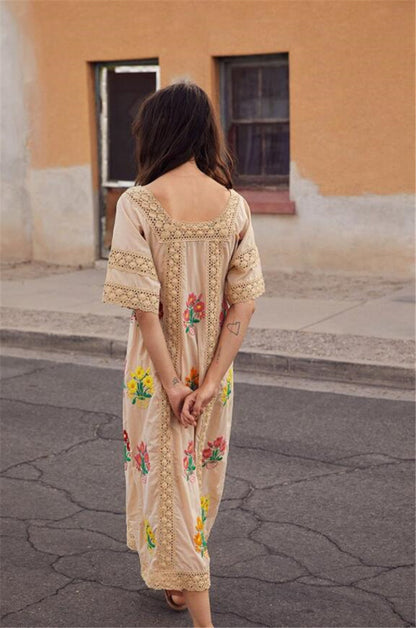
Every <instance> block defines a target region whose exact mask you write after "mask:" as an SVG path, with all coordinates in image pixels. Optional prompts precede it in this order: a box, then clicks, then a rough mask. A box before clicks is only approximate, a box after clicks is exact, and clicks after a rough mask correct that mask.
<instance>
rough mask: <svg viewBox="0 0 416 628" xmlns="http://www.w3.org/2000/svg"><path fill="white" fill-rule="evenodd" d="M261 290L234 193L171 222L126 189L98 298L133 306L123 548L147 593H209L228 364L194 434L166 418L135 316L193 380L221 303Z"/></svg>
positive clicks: (217, 324) (243, 206)
mask: <svg viewBox="0 0 416 628" xmlns="http://www.w3.org/2000/svg"><path fill="white" fill-rule="evenodd" d="M264 291H265V284H264V278H263V274H262V267H261V262H260V258H259V253H258V249H257V246H256V243H255V238H254V232H253V227H252V223H251V214H250V208H249V206H248V204H247V202H246V200H245V199H244V198H243V197H242V196H241V195H240V194H239V193H238V192H236V191H235V190H233V189H231V190H230V196H229V199H228V202H227V205H226V207H225V208H224V210H223V211H222V213H221V214H220V215H219V216H218V217H216V218H214V219H212V220H207V221H204V222H201V221H199V222H188V221H177V220H175V219H173V218H171V217H170V215H169V214H168V213H167V211H166V210H165V209H164V208H163V207H162V206H161V204H160V203H159V202H158V200H157V199H156V197H155V196H154V195H153V193H152V192H151V191H150V190H148V189H146V188H144V187H142V186H134V187H131V188H129V189H128V190H126V191H125V192H124V193H123V194H122V195H121V197H120V199H119V201H118V203H117V209H116V218H115V225H114V231H113V239H112V246H111V250H110V255H109V259H108V264H107V272H106V278H105V284H104V290H103V294H102V300H103V301H104V302H107V303H114V304H118V305H120V306H122V307H126V308H128V309H130V310H131V316H130V327H129V334H128V344H127V353H126V361H125V371H124V383H123V429H124V469H125V480H126V524H127V545H128V547H129V548H130V549H132V550H135V551H137V552H138V555H139V558H140V568H141V575H142V577H143V579H144V581H145V583H146V584H147V586H148V587H150V588H153V589H188V590H191V591H200V590H204V589H207V588H209V587H210V584H211V582H210V557H209V553H208V546H207V541H208V537H209V534H210V531H211V528H212V525H213V523H214V521H215V518H216V515H217V511H218V507H219V505H220V500H221V496H222V492H223V486H224V479H225V470H226V465H227V458H228V451H229V443H230V431H231V421H232V409H233V364H232V365H231V366H230V368H229V369H228V371H227V373H226V374H225V375H224V377H223V380H222V382H221V391H220V393H219V394H218V396H217V397H216V398H215V399H213V400H212V401H211V402H210V404H209V405H208V406H207V407H206V408H205V409H204V411H203V413H202V414H201V415H200V417H199V419H198V422H197V427H195V428H194V427H188V428H187V429H186V428H184V427H183V426H181V425H180V423H179V422H178V420H177V419H176V417H175V415H174V414H173V412H172V411H171V408H170V405H169V401H168V398H167V395H166V393H165V391H164V389H163V387H162V385H161V383H160V380H159V377H158V373H157V372H156V370H155V368H154V365H153V363H152V360H151V358H150V355H149V353H148V351H147V350H146V348H145V345H144V343H143V337H142V333H141V330H140V327H139V324H138V322H137V320H136V318H135V310H136V309H140V310H146V311H151V312H154V313H156V314H158V316H159V320H160V323H161V326H162V329H163V333H164V336H165V338H166V342H167V346H168V349H169V353H170V355H171V358H172V361H173V365H174V367H175V369H176V372H177V374H178V377H180V378H181V379H182V381H183V382H184V383H185V384H187V385H188V386H189V387H190V388H191V389H192V390H194V389H195V388H197V387H198V384H199V382H201V383H202V381H203V379H204V375H205V373H206V371H207V369H208V366H209V364H210V362H211V359H212V357H213V354H214V351H215V348H216V343H217V340H218V337H219V335H220V332H221V328H222V325H223V323H224V319H225V316H226V313H227V309H228V307H229V305H230V304H232V303H236V302H241V301H248V300H251V299H254V298H256V297H258V296H259V295H261V294H263V293H264Z"/></svg>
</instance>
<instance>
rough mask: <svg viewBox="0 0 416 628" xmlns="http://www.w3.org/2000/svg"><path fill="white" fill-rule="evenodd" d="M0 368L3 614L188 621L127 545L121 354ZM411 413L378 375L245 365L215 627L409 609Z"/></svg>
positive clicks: (216, 533) (367, 621)
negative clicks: (348, 385)
mask: <svg viewBox="0 0 416 628" xmlns="http://www.w3.org/2000/svg"><path fill="white" fill-rule="evenodd" d="M1 375H2V391H1V392H2V406H3V408H2V423H3V427H2V439H1V445H2V452H1V468H2V483H3V489H2V490H3V496H2V502H1V503H2V507H1V509H2V515H3V531H2V535H3V536H2V547H1V558H2V577H3V584H2V624H1V625H2V626H72V627H78V626H102V627H110V626H111V627H122V626H191V621H190V618H189V615H188V614H187V613H175V612H174V611H170V610H169V609H168V608H167V607H166V605H165V602H164V600H163V598H162V592H161V591H154V590H149V589H147V588H146V586H145V584H144V583H143V581H142V580H141V578H140V575H139V565H138V558H137V555H136V554H135V553H133V552H131V551H130V550H128V549H127V547H126V546H125V542H124V541H125V528H124V514H123V507H124V471H123V467H122V441H121V417H120V414H121V378H122V368H121V367H120V368H118V370H117V369H114V368H103V367H101V366H100V367H98V366H95V365H88V364H81V365H80V364H75V363H65V362H62V361H56V362H53V361H48V360H44V359H22V358H18V357H4V358H3V359H2V371H1ZM250 379H252V380H253V381H255V382H256V383H251V381H250ZM260 380H261V378H260ZM413 417H414V409H413V404H412V402H411V401H408V400H398V399H390V398H383V391H381V390H380V394H379V396H377V393H376V394H373V395H372V396H365V395H355V394H345V393H339V392H334V391H331V390H327V391H325V392H323V391H319V390H307V389H303V388H296V387H293V386H292V387H287V386H282V385H270V384H265V383H264V382H263V383H261V382H260V383H259V378H258V377H257V378H254V376H253V378H250V377H246V379H245V381H240V382H238V379H237V378H236V387H235V401H234V415H233V432H232V437H231V441H230V458H229V466H228V473H227V479H226V486H225V494H224V499H223V502H222V505H221V509H220V513H219V515H218V519H217V521H216V524H215V526H214V528H213V531H212V534H211V536H210V556H211V574H212V588H211V603H212V608H213V621H214V625H215V626H216V627H217V626H218V627H219V626H298V627H308V626H313V627H321V626H324V627H332V626H340V627H341V626H342V627H344V628H345V627H350V626H363V627H364V626H367V627H368V626H377V627H379V628H380V627H384V626H413V625H414V619H413V610H414V601H413V599H412V594H413V592H414V579H413V578H414V571H413V567H412V563H413V561H414V548H413V539H414V528H413V498H414V492H413V480H414V469H413V460H412V459H413V457H414V445H413Z"/></svg>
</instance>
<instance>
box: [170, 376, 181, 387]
mask: <svg viewBox="0 0 416 628" xmlns="http://www.w3.org/2000/svg"><path fill="white" fill-rule="evenodd" d="M179 381H180V380H179V379H178V378H177V377H174V378H173V379H172V384H173V385H174V386H175V384H179Z"/></svg>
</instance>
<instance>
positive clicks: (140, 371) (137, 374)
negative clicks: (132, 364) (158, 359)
mask: <svg viewBox="0 0 416 628" xmlns="http://www.w3.org/2000/svg"><path fill="white" fill-rule="evenodd" d="M144 373H145V371H144V368H142V367H141V366H138V367H137V369H136V370H135V371H134V373H132V374H131V376H132V377H137V378H138V379H141V378H142V377H143V375H144Z"/></svg>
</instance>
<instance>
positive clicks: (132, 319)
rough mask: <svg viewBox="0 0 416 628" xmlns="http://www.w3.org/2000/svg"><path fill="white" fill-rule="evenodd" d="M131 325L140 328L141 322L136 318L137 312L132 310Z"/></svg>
mask: <svg viewBox="0 0 416 628" xmlns="http://www.w3.org/2000/svg"><path fill="white" fill-rule="evenodd" d="M130 324H131V325H134V324H135V325H136V327H138V326H139V321H138V320H137V318H136V310H132V311H131V315H130Z"/></svg>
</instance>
